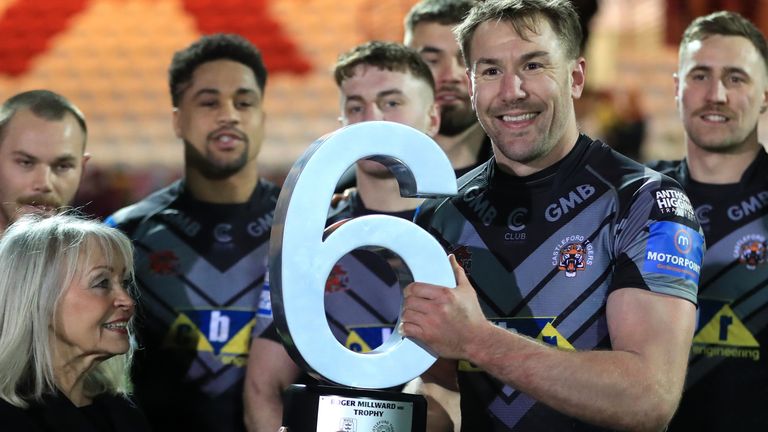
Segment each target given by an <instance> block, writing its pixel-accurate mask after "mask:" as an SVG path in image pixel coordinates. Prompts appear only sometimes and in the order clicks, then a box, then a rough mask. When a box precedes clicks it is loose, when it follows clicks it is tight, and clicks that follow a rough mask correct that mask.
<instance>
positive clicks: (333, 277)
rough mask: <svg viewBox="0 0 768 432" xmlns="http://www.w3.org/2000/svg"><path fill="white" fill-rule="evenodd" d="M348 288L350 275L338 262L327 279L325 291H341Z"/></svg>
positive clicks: (329, 292)
mask: <svg viewBox="0 0 768 432" xmlns="http://www.w3.org/2000/svg"><path fill="white" fill-rule="evenodd" d="M348 289H349V276H348V275H347V271H346V270H345V269H344V267H342V266H341V265H339V264H338V263H337V264H334V266H333V269H331V274H330V275H328V279H327V280H326V281H325V293H326V294H332V293H335V292H339V291H347V290H348Z"/></svg>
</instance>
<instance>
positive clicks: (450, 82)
mask: <svg viewBox="0 0 768 432" xmlns="http://www.w3.org/2000/svg"><path fill="white" fill-rule="evenodd" d="M405 45H407V46H409V47H411V48H413V49H414V50H416V51H417V52H418V53H419V54H420V55H421V58H422V59H423V60H424V62H425V63H426V64H427V65H429V69H430V70H431V71H432V76H433V77H434V78H435V85H436V86H437V94H436V95H435V102H436V103H437V104H438V106H439V107H440V134H441V135H446V136H455V135H457V134H459V133H461V132H463V131H465V130H466V129H467V128H469V127H470V126H472V125H474V124H475V123H476V122H477V117H476V116H475V113H474V111H472V103H471V101H470V98H469V79H468V78H467V74H466V66H465V65H464V58H463V57H462V56H461V50H460V49H459V44H458V42H456V37H455V36H454V35H453V26H451V25H443V24H440V23H437V22H422V23H419V24H416V26H414V28H413V31H409V32H407V33H406V35H405Z"/></svg>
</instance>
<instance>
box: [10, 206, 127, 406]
mask: <svg viewBox="0 0 768 432" xmlns="http://www.w3.org/2000/svg"><path fill="white" fill-rule="evenodd" d="M94 252H101V253H103V255H104V257H105V258H106V260H107V262H109V263H115V262H118V263H119V262H122V263H124V264H125V269H126V278H128V280H130V281H131V283H130V284H129V288H128V290H129V294H130V295H131V296H132V297H134V298H135V291H134V290H135V289H134V288H133V287H134V284H133V247H132V245H131V242H130V240H129V239H128V238H127V237H126V236H125V235H123V234H122V233H121V232H120V231H118V230H117V229H114V228H110V227H108V226H106V225H104V224H102V223H100V222H97V221H93V220H87V219H84V218H82V217H79V216H75V215H72V214H60V215H55V216H50V217H43V216H38V215H26V216H23V217H21V218H20V219H19V220H17V221H16V222H15V223H13V224H12V225H11V226H10V227H9V228H8V229H7V230H6V231H5V233H4V234H3V236H2V238H0V371H2V372H0V398H2V399H4V400H5V401H7V402H9V403H10V404H12V405H15V406H17V407H21V408H25V407H27V406H28V402H29V401H32V400H37V401H40V400H41V399H42V397H43V395H45V394H51V393H55V392H56V386H55V379H54V372H53V362H52V360H53V357H52V355H53V353H52V347H51V341H52V340H53V339H52V334H53V333H52V331H53V326H54V322H55V321H54V319H53V317H54V316H55V312H56V308H57V307H58V306H59V301H60V299H61V298H62V294H63V292H64V291H65V289H66V287H68V286H69V285H70V284H71V283H72V281H73V280H74V278H75V275H76V274H77V273H78V270H82V268H83V267H84V266H85V265H87V264H88V263H89V261H90V258H91V255H92V254H93V253H94ZM128 334H129V335H130V340H131V343H130V344H129V345H130V348H129V350H128V352H127V353H126V354H122V355H117V356H113V357H111V358H110V359H108V360H105V361H102V362H100V363H98V364H97V365H96V366H94V367H93V368H91V370H89V371H88V373H87V375H86V376H85V377H84V380H85V381H84V388H85V393H86V395H88V396H90V397H94V396H96V395H98V394H101V393H112V394H125V393H127V390H128V386H129V381H128V372H129V370H130V363H131V357H132V354H133V347H134V343H133V320H131V321H129V324H128Z"/></svg>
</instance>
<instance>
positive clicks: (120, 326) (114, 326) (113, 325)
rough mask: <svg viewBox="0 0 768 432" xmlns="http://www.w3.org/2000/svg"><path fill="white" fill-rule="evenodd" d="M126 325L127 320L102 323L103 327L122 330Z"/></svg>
mask: <svg viewBox="0 0 768 432" xmlns="http://www.w3.org/2000/svg"><path fill="white" fill-rule="evenodd" d="M127 326H128V323H127V322H120V323H108V324H104V327H105V328H108V329H123V330H125V328H126V327H127Z"/></svg>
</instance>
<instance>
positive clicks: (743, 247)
mask: <svg viewBox="0 0 768 432" xmlns="http://www.w3.org/2000/svg"><path fill="white" fill-rule="evenodd" d="M733 249H734V251H733V257H734V259H737V260H739V263H741V264H743V265H744V266H745V267H746V268H747V269H749V270H754V269H756V268H757V266H759V265H761V264H765V262H766V258H768V245H767V244H766V241H765V237H763V236H761V235H759V234H750V235H747V236H744V237H742V238H741V239H740V240H739V241H738V242H736V246H735V247H734V248H733Z"/></svg>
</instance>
